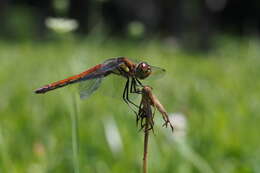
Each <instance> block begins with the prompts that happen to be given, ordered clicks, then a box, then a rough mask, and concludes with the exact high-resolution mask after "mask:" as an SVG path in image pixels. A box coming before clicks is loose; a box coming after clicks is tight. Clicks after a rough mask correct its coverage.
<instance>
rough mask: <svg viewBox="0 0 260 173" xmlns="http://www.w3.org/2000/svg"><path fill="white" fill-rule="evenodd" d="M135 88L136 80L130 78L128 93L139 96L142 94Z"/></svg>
mask: <svg viewBox="0 0 260 173" xmlns="http://www.w3.org/2000/svg"><path fill="white" fill-rule="evenodd" d="M136 86H137V84H136V79H135V78H132V81H131V87H130V93H136V94H141V93H142V92H141V91H139V90H137V88H136Z"/></svg>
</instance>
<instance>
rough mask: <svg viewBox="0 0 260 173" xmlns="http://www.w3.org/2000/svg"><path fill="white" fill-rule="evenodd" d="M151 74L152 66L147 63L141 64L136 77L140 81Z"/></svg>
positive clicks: (137, 68)
mask: <svg viewBox="0 0 260 173" xmlns="http://www.w3.org/2000/svg"><path fill="white" fill-rule="evenodd" d="M150 74H151V66H150V65H149V64H147V63H146V62H141V63H139V64H138V66H137V67H136V74H135V76H136V77H137V78H139V79H145V78H147V77H148V76H149V75H150Z"/></svg>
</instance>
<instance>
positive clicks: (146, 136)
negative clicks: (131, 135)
mask: <svg viewBox="0 0 260 173" xmlns="http://www.w3.org/2000/svg"><path fill="white" fill-rule="evenodd" d="M148 139H149V118H148V117H146V118H145V128H144V157H143V173H147V154H148Z"/></svg>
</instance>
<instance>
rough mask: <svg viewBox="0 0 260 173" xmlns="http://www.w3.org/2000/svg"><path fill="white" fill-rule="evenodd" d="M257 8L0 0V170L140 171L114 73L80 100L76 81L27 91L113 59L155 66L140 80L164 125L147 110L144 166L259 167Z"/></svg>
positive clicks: (131, 123) (252, 4)
mask: <svg viewBox="0 0 260 173" xmlns="http://www.w3.org/2000/svg"><path fill="white" fill-rule="evenodd" d="M258 4H259V3H258V2H257V1H247V2H245V1H232V0H221V1H218V2H215V1H210V0H207V1H199V2H195V1H194V2H193V3H191V4H190V3H188V2H186V1H181V0H175V1H170V0H165V1H162V2H157V1H145V0H141V1H133V2H131V1H127V0H124V1H115V0H106V1H103V0H102V1H101V0H100V1H94V0H92V1H87V0H86V1H84V0H74V1H72V0H71V1H69V0H55V1H51V0H46V1H44V0H42V1H37V2H36V1H30V0H3V1H1V2H0V19H1V30H0V67H1V68H0V84H1V85H0V91H1V95H0V96H1V99H0V115H1V117H0V172H4V173H5V172H6V173H9V172H14V173H20V172H26V173H27V172H28V173H32V172H33V173H35V172H37V173H41V172H76V173H78V172H90V173H112V172H113V173H122V172H129V173H136V172H141V169H142V154H143V132H139V131H138V128H137V126H136V124H135V115H134V114H133V112H131V110H130V109H129V108H128V107H127V105H126V104H125V103H124V102H123V100H122V98H121V96H122V92H123V87H124V83H125V80H124V79H121V78H120V77H118V76H109V77H107V78H106V79H105V80H104V81H103V85H102V87H101V88H100V89H99V90H98V91H97V92H96V93H94V94H93V95H92V96H91V97H90V98H89V99H86V100H80V98H79V95H78V93H77V86H76V85H75V86H71V87H66V88H62V89H59V90H55V91H53V92H50V93H48V94H45V95H36V94H34V93H33V91H34V90H35V89H36V88H38V87H40V86H42V85H44V84H47V83H49V82H53V81H56V80H59V79H63V78H65V77H67V76H70V75H73V74H77V73H80V72H82V71H84V70H86V69H87V68H89V67H91V66H93V65H95V64H98V63H101V62H103V61H104V60H105V59H107V58H111V57H118V56H127V57H131V58H132V59H136V60H145V61H147V62H149V63H150V64H152V65H155V66H159V67H163V68H165V69H166V70H167V73H166V74H165V75H164V76H160V77H159V78H157V79H153V80H147V81H144V83H145V84H148V85H151V86H152V87H153V88H154V93H155V94H156V95H157V96H158V98H159V99H160V101H161V103H162V104H163V105H164V106H165V108H166V110H167V111H168V113H169V114H170V116H171V118H172V120H173V125H174V126H175V127H176V128H175V132H174V134H172V133H171V132H170V129H165V128H162V127H161V125H162V124H163V121H162V119H161V115H160V114H159V113H156V117H155V121H156V122H155V123H156V126H155V135H151V138H150V143H149V153H148V165H149V172H151V173H159V172H162V173H164V172H165V173H172V172H180V173H189V172H205V173H211V172H221V173H233V172H234V173H251V172H260V164H259V163H260V148H259V142H260V138H259V131H260V127H259V123H260V116H259V114H260V105H259V98H260V93H259V90H260V82H259V76H260V59H259V46H260V42H259V21H260V20H259V15H258V13H257V10H259V6H258ZM235 9H236V10H235ZM135 99H136V100H135V101H136V102H139V100H138V99H140V98H135ZM75 151H76V152H75Z"/></svg>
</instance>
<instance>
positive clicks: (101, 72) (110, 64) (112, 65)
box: [82, 58, 123, 80]
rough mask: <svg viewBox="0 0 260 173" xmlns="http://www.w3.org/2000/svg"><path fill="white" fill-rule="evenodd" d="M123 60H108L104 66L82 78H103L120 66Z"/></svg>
mask: <svg viewBox="0 0 260 173" xmlns="http://www.w3.org/2000/svg"><path fill="white" fill-rule="evenodd" d="M121 64H123V62H119V61H118V60H117V59H116V58H113V59H108V60H106V61H105V62H104V63H103V64H102V66H101V67H100V68H99V69H97V70H96V71H94V72H92V73H90V74H87V75H86V76H84V77H83V78H82V80H89V79H96V78H102V77H104V76H106V75H108V74H110V73H111V72H112V71H113V70H115V69H116V68H117V67H119V66H120V65H121Z"/></svg>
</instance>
